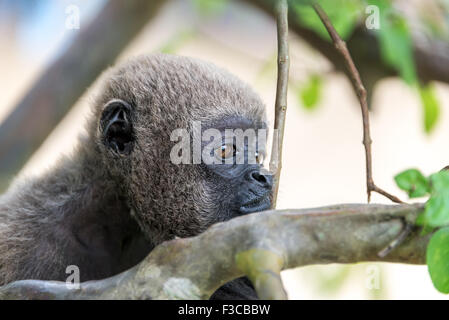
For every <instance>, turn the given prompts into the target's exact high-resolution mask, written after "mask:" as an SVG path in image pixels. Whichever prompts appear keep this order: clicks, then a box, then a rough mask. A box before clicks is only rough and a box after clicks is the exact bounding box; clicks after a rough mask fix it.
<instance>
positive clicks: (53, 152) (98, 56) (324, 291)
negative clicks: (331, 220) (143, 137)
mask: <svg viewBox="0 0 449 320" xmlns="http://www.w3.org/2000/svg"><path fill="white" fill-rule="evenodd" d="M320 2H321V4H322V6H323V8H324V9H325V10H326V11H327V13H328V14H329V15H330V17H331V20H332V21H333V23H334V24H335V26H336V28H337V31H339V33H340V34H341V35H342V36H343V37H344V38H345V40H346V41H347V43H348V46H349V49H350V51H351V53H352V55H353V57H354V60H355V63H356V65H357V66H358V67H359V69H360V72H361V75H362V79H363V81H364V83H365V85H366V87H367V89H368V92H369V99H370V100H369V103H370V108H371V135H372V138H373V173H374V180H375V182H376V184H377V185H378V186H380V187H381V188H384V189H385V190H387V191H389V192H391V193H393V194H395V195H398V196H400V197H401V198H402V199H404V200H405V199H406V195H405V194H404V193H402V192H401V191H400V190H399V189H398V188H397V187H396V186H395V183H394V180H393V177H394V175H396V174H397V173H399V172H400V171H403V170H404V169H408V168H411V167H416V168H419V169H421V170H422V171H423V172H424V173H425V174H430V173H433V172H436V171H438V170H440V169H441V168H443V167H445V166H446V165H448V164H449V147H448V139H449V86H448V83H449V1H446V0H426V1H418V0H414V1H411V0H404V1H401V0H392V1H390V0H372V1H365V0H332V1H331V0H326V1H320ZM289 19H290V27H291V29H290V57H291V68H290V85H289V96H288V104H289V106H288V111H287V123H286V132H285V141H284V162H283V170H282V177H281V185H280V192H279V198H278V208H280V209H282V208H307V207H317V206H324V205H330V204H335V203H349V202H351V203H364V202H366V192H365V167H364V164H365V158H364V149H363V146H362V143H361V141H362V121H361V116H360V106H359V103H358V100H357V98H356V96H355V93H354V91H353V89H352V86H351V83H350V82H349V80H348V78H347V76H346V75H345V71H344V66H343V64H342V62H341V60H340V59H339V57H338V54H337V53H336V52H335V50H334V49H333V46H332V45H331V43H330V42H329V39H328V37H327V35H326V33H325V31H324V29H323V27H322V26H321V24H320V23H319V21H318V19H317V17H316V16H315V14H314V13H313V12H312V11H311V10H310V8H308V7H307V6H305V5H304V1H301V0H297V1H290V17H289ZM276 46H277V43H276V25H275V21H274V19H273V9H272V1H270V0H240V1H238V0H170V1H169V0H167V1H162V0H158V1H142V0H141V1H138V0H132V1H107V0H90V1H87V0H71V1H68V0H61V1H55V0H39V1H37V0H34V1H33V0H0V70H1V74H2V77H0V90H1V97H2V99H1V102H0V185H1V190H2V191H4V190H5V188H6V187H7V186H8V184H9V183H10V182H11V180H12V179H13V177H15V176H17V174H19V175H36V174H39V173H40V172H42V170H47V169H48V168H51V166H52V164H53V163H54V161H55V160H57V159H58V157H59V156H60V155H61V153H69V152H70V151H71V150H72V148H73V146H74V145H75V144H76V137H77V135H78V133H79V132H81V131H82V130H84V129H83V125H82V124H83V123H84V119H85V117H86V116H87V115H88V110H89V104H90V99H91V98H90V97H92V95H93V94H94V93H95V90H96V89H97V87H98V83H97V81H95V80H96V79H97V77H98V75H99V73H100V72H101V71H102V70H104V69H105V68H106V67H107V66H110V65H113V64H114V63H115V62H118V61H123V60H126V59H127V58H129V57H132V56H135V55H138V54H145V53H151V52H166V53H173V54H179V55H186V56H192V57H197V58H201V59H204V60H207V61H211V62H213V63H215V64H217V65H218V66H221V67H224V68H226V69H228V70H229V71H231V72H232V73H234V74H236V75H237V76H238V77H240V78H241V79H243V80H245V81H246V82H248V83H250V84H251V85H252V86H253V87H254V88H255V89H256V91H257V92H258V93H259V94H260V95H261V96H262V98H263V100H264V101H265V103H266V105H267V108H268V113H269V117H270V121H271V123H272V120H273V109H274V107H273V106H274V97H275V89H276V53H277V47H276ZM42 142H43V143H42ZM22 167H23V168H22ZM372 202H375V203H389V201H388V200H387V199H385V198H383V197H381V196H378V195H376V194H374V195H373V200H372ZM336 232H338V230H336ZM282 276H283V280H284V283H285V286H286V288H287V290H288V293H289V297H290V299H316V298H321V299H341V298H343V299H379V298H380V299H409V298H411V299H447V296H445V295H443V294H440V293H438V292H437V291H436V290H435V289H434V287H433V285H432V283H431V280H430V278H429V275H428V273H427V267H426V266H409V265H402V264H386V263H360V264H357V265H349V266H346V265H327V266H310V267H305V268H300V269H294V270H288V271H284V272H283V274H282Z"/></svg>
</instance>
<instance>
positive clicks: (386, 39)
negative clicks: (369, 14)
mask: <svg viewBox="0 0 449 320" xmlns="http://www.w3.org/2000/svg"><path fill="white" fill-rule="evenodd" d="M367 3H368V4H369V5H375V6H377V7H378V8H379V15H380V16H379V18H380V28H379V30H377V33H376V34H377V37H378V39H379V45H380V53H381V57H382V60H383V61H384V62H385V63H386V64H388V65H390V66H391V67H392V68H394V69H396V70H397V71H398V73H399V75H400V76H401V78H402V79H403V80H404V81H405V82H407V83H408V84H410V85H413V84H416V83H417V76H416V70H415V61H414V58H413V46H412V39H411V35H410V30H409V27H408V24H407V21H406V19H405V18H404V17H403V16H401V15H400V13H399V12H398V11H396V10H395V9H394V8H393V6H392V1H391V0H368V1H367ZM374 31H376V30H374Z"/></svg>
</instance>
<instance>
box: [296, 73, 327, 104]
mask: <svg viewBox="0 0 449 320" xmlns="http://www.w3.org/2000/svg"><path fill="white" fill-rule="evenodd" d="M322 88H323V80H322V78H321V77H320V76H318V75H312V76H310V77H309V79H308V80H307V82H306V84H305V85H304V86H302V87H300V88H299V97H300V99H301V102H302V105H303V106H304V108H306V109H308V110H312V109H315V107H316V106H317V104H318V101H319V100H320V98H321V92H322Z"/></svg>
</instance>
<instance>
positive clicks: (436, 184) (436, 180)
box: [430, 170, 449, 196]
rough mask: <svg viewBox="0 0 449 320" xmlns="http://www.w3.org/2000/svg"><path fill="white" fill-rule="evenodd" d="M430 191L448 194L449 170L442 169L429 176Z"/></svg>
mask: <svg viewBox="0 0 449 320" xmlns="http://www.w3.org/2000/svg"><path fill="white" fill-rule="evenodd" d="M430 184H431V189H432V193H439V194H442V195H447V196H449V171H447V170H444V171H440V172H437V173H434V174H432V175H431V176H430Z"/></svg>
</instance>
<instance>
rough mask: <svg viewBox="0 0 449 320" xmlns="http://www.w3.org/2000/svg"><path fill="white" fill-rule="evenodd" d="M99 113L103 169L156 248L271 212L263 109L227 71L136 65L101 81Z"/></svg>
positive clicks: (169, 59)
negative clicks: (236, 219)
mask: <svg viewBox="0 0 449 320" xmlns="http://www.w3.org/2000/svg"><path fill="white" fill-rule="evenodd" d="M96 105H97V108H96V120H97V122H96V124H95V140H96V144H97V146H98V150H99V151H100V153H101V157H100V158H101V159H102V165H103V166H104V167H105V168H106V170H107V171H108V172H109V173H110V174H111V177H113V179H114V180H115V181H117V182H118V186H119V187H120V189H121V190H123V191H122V192H123V195H124V196H125V197H126V199H127V201H128V204H129V206H130V207H131V209H132V211H133V212H134V215H135V218H136V219H137V221H138V222H139V224H140V226H141V228H142V229H143V231H144V232H145V233H146V234H147V235H148V236H149V237H150V238H151V239H152V240H153V241H154V242H156V243H159V242H161V241H164V240H167V239H170V238H173V237H174V236H179V237H186V236H192V235H196V234H198V233H199V232H202V231H204V230H205V229H206V228H207V227H208V226H210V225H211V224H213V223H215V222H219V221H225V220H228V219H230V218H232V217H236V216H239V215H242V214H246V213H251V212H256V211H262V210H266V209H268V208H269V206H270V202H271V189H272V177H271V176H270V175H268V174H267V172H266V171H264V170H261V165H260V162H261V158H262V157H263V156H264V154H265V145H264V140H265V139H266V115H265V106H264V104H263V103H262V101H261V100H260V98H259V97H258V96H257V95H256V94H255V93H254V92H253V91H252V89H251V88H250V87H249V86H247V85H246V84H244V83H242V82H241V81H240V80H238V79H237V78H235V77H234V76H232V75H231V74H229V73H228V72H226V71H224V70H222V69H220V68H217V67H215V66H214V65H211V64H209V63H205V62H202V61H199V60H195V59H191V58H186V57H177V56H170V55H150V56H142V57H139V58H137V59H134V60H131V61H129V62H127V63H126V64H124V65H122V66H120V67H119V68H117V69H115V70H113V71H112V72H111V73H110V74H109V75H108V77H107V79H106V82H105V85H104V88H103V90H102V91H101V95H100V96H99V98H98V99H97V103H96ZM226 129H227V130H228V131H226ZM235 129H239V130H240V131H239V130H237V131H235ZM248 129H249V130H248ZM261 129H264V130H261ZM92 130H93V129H92ZM231 132H233V133H234V137H233V136H232V133H231ZM241 132H243V133H244V136H243V143H242V140H239V138H238V137H237V136H238V135H239V134H240V133H241ZM252 132H253V133H254V134H255V135H252ZM245 134H246V136H245ZM236 137H237V138H236ZM261 137H262V138H263V139H262V138H261ZM239 141H240V142H239ZM251 160H255V161H251Z"/></svg>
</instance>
